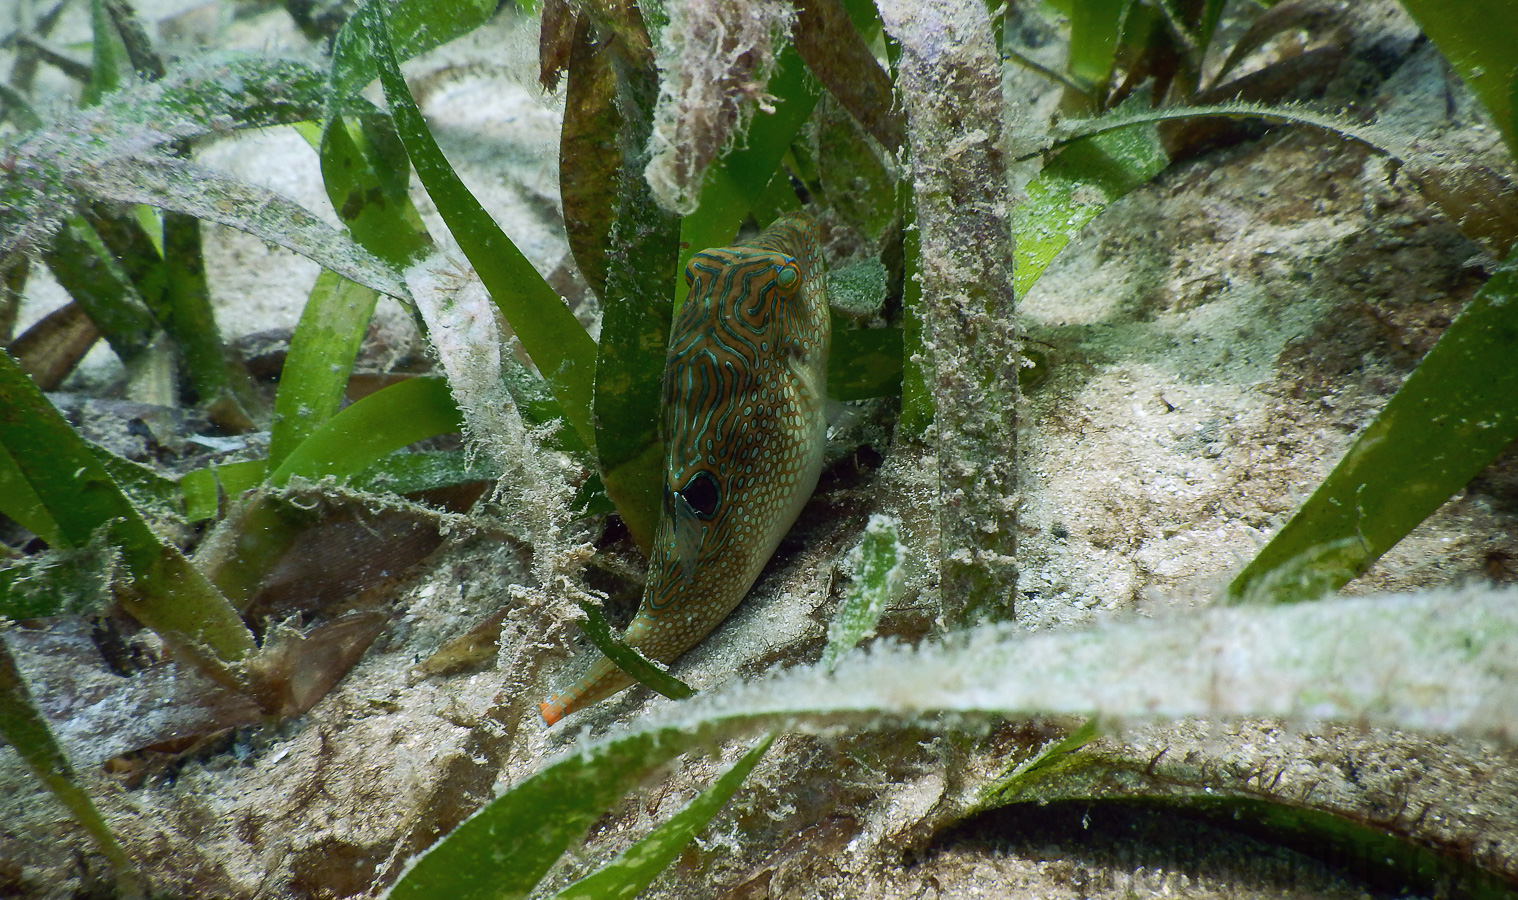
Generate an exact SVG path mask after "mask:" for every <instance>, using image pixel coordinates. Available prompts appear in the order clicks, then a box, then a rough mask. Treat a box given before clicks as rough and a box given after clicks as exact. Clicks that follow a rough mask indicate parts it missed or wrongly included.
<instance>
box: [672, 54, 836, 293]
mask: <svg viewBox="0 0 1518 900" xmlns="http://www.w3.org/2000/svg"><path fill="white" fill-rule="evenodd" d="M765 90H766V91H768V92H769V93H770V94H771V95H773V96H774V98H775V111H774V112H773V113H760V114H757V115H755V116H754V117H753V120H752V121H751V122H750V123H749V128H748V135H747V138H746V143H741V144H740V146H741V148H742V149H738V150H734V151H733V152H731V153H729V154H728V155H727V156H726V157H725V158H723V160H722V161H721V162H719V163H716V164H714V165H713V166H712V167H711V168H710V169H709V170H708V171H707V173H706V184H705V185H703V186H702V188H701V206H700V208H699V209H697V210H696V211H695V212H694V213H692V214H690V215H688V216H686V217H685V219H684V220H683V221H682V222H681V223H680V260H679V262H678V264H677V267H676V269H675V275H676V277H675V308H676V309H679V307H680V305H681V304H682V303H684V302H685V295H686V294H687V293H688V292H689V291H690V286H689V285H687V284H686V283H685V279H684V278H683V277H681V276H682V275H683V274H684V272H685V266H686V264H687V263H689V262H690V258H691V257H692V256H695V255H696V254H697V253H700V252H701V251H702V250H707V249H710V248H712V247H726V246H727V245H729V244H731V243H732V242H733V238H734V236H736V235H737V234H738V226H739V225H741V224H743V219H744V217H745V216H747V215H748V214H749V211H750V210H751V209H753V208H754V206H755V205H756V204H757V203H758V202H759V200H760V197H761V196H762V195H763V194H764V189H765V187H766V186H767V185H768V184H769V182H770V178H771V177H773V176H774V174H775V170H776V169H777V168H778V167H779V165H780V160H781V158H783V157H784V156H785V151H786V150H787V149H788V148H789V147H790V146H791V142H792V141H794V140H795V139H796V133H797V132H799V131H800V130H801V126H802V125H805V124H806V121H807V119H808V118H810V117H811V115H812V108H813V107H815V106H816V105H817V96H818V94H817V89H816V87H815V86H814V85H813V84H812V83H811V82H810V80H809V79H808V77H807V74H806V66H805V65H803V64H802V62H801V57H800V55H798V54H797V52H796V48H795V47H794V46H790V45H787V46H786V48H785V49H784V50H783V51H781V53H780V58H779V60H778V61H777V63H776V69H775V74H774V76H772V77H771V78H770V81H769V85H768V86H767V87H766V88H765ZM759 224H760V225H761V226H765V225H768V224H769V223H768V222H760V223H759Z"/></svg>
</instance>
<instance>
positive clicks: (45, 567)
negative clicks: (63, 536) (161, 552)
mask: <svg viewBox="0 0 1518 900" xmlns="http://www.w3.org/2000/svg"><path fill="white" fill-rule="evenodd" d="M120 563H121V554H120V553H119V552H117V551H116V550H115V549H113V548H112V547H110V546H108V545H107V544H106V542H105V539H104V535H102V536H101V537H100V539H98V540H94V541H91V542H90V543H89V545H88V546H85V547H78V548H64V549H58V548H52V549H48V550H45V551H43V552H41V553H34V554H31V555H29V556H25V557H22V558H21V559H16V560H11V561H9V562H8V563H7V564H6V565H5V566H4V567H0V620H3V619H10V620H12V621H23V620H25V619H37V618H42V617H45V616H104V615H107V614H109V613H110V609H111V604H113V603H115V602H116V598H115V596H114V595H113V594H112V592H111V584H112V583H113V582H114V581H115V579H116V577H117V575H119V574H120V569H121V565H120Z"/></svg>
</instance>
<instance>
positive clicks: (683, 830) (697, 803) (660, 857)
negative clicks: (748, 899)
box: [554, 735, 775, 900]
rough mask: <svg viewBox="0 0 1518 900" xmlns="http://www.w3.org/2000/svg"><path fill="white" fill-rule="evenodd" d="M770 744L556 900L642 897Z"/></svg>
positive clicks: (768, 740)
mask: <svg viewBox="0 0 1518 900" xmlns="http://www.w3.org/2000/svg"><path fill="white" fill-rule="evenodd" d="M774 742H775V737H774V735H770V736H769V737H767V738H765V739H764V740H762V741H760V742H759V743H758V744H757V745H755V746H754V748H753V749H752V750H750V751H749V752H747V753H745V754H744V755H743V758H742V759H740V760H738V761H737V762H736V763H734V764H733V767H732V768H730V769H728V770H727V771H726V772H723V773H722V777H720V778H718V779H717V781H716V782H715V783H714V784H712V786H711V787H709V788H707V789H706V790H704V791H702V792H701V795H700V796H698V797H697V798H696V799H694V800H692V801H691V802H690V803H689V804H688V805H687V806H686V807H685V808H684V809H682V810H680V811H679V812H678V813H675V815H674V816H672V817H671V818H670V820H669V821H668V822H665V823H664V824H663V825H660V826H659V827H658V828H655V829H654V830H653V831H652V832H650V833H649V835H648V837H645V838H644V839H643V840H641V841H638V842H637V843H636V844H633V845H632V846H631V847H628V848H627V849H626V850H625V851H623V852H622V854H621V855H620V856H618V857H617V858H616V859H614V860H612V861H611V862H609V863H607V864H606V865H605V866H602V867H601V868H600V869H597V870H596V871H595V872H593V873H591V874H590V875H587V876H585V877H584V878H582V879H580V880H579V881H577V882H575V883H574V884H572V885H570V886H569V887H567V888H565V889H564V890H562V891H560V892H558V893H557V894H555V895H554V900H631V898H633V897H636V896H638V895H639V894H641V893H642V892H643V890H644V889H645V888H647V887H648V886H649V885H650V884H652V883H653V880H654V879H655V878H657V877H658V875H659V873H660V872H662V871H664V869H665V868H666V867H667V866H668V865H669V864H670V863H672V862H674V860H675V857H676V856H679V855H680V851H681V850H684V849H685V845H686V844H689V843H690V841H691V838H694V837H695V836H696V833H697V832H699V831H700V830H701V829H703V828H705V827H706V823H708V822H710V821H711V820H712V818H713V817H714V816H716V815H717V813H719V812H721V811H722V808H723V807H724V806H726V805H727V801H728V800H731V799H732V796H733V794H734V793H735V792H737V790H738V788H739V787H740V786H742V784H743V780H744V779H745V778H747V777H748V774H749V773H750V772H752V771H753V770H754V766H756V765H758V763H759V760H760V758H761V757H763V756H764V751H766V750H768V749H769V748H770V744H773V743H774Z"/></svg>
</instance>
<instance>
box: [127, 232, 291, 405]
mask: <svg viewBox="0 0 1518 900" xmlns="http://www.w3.org/2000/svg"><path fill="white" fill-rule="evenodd" d="M163 268H164V273H165V275H166V276H167V284H166V285H165V290H164V291H163V294H162V306H161V307H159V308H157V309H155V310H154V315H155V316H156V317H157V318H158V322H159V324H161V325H162V326H163V330H164V332H165V333H166V334H168V336H169V337H170V339H172V340H173V341H174V344H175V346H177V347H178V348H179V356H180V358H181V359H183V360H184V370H185V375H186V376H188V380H189V382H190V385H191V386H192V387H193V388H194V389H195V393H196V395H197V399H198V401H199V402H200V403H201V404H204V405H206V406H209V407H210V412H211V417H212V420H213V421H215V422H216V423H217V424H218V425H221V426H222V427H224V428H227V429H228V430H235V431H252V430H254V428H255V427H256V426H255V424H254V422H253V420H252V419H251V418H250V413H252V412H253V411H255V410H262V408H263V406H262V400H261V398H260V397H259V395H258V394H257V393H256V392H255V391H254V390H253V380H252V378H250V377H249V375H248V370H247V368H246V367H245V366H244V365H243V364H242V361H241V360H240V359H239V358H238V357H235V356H232V355H230V354H228V353H227V349H226V345H225V344H223V343H222V340H221V329H220V328H219V327H217V324H216V313H215V312H214V311H213V310H212V309H211V289H210V286H209V285H208V284H207V283H206V263H205V256H204V254H203V253H202V252H201V242H200V222H199V221H198V220H197V219H196V218H195V217H194V216H192V215H187V214H185V213H182V212H176V211H172V210H165V211H164V213H163ZM149 308H152V306H151V304H150V307H149ZM259 418H263V416H259Z"/></svg>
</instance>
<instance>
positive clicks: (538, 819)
mask: <svg viewBox="0 0 1518 900" xmlns="http://www.w3.org/2000/svg"><path fill="white" fill-rule="evenodd" d="M693 743H694V742H693V741H692V740H691V739H690V737H689V736H688V735H684V734H681V733H680V732H678V731H675V730H669V731H665V732H662V733H645V734H637V735H633V736H631V737H628V738H624V739H622V740H620V741H612V742H608V743H603V744H601V745H599V746H597V747H594V748H590V749H588V750H587V751H586V752H583V753H573V754H570V755H569V756H567V757H563V758H560V759H559V760H557V761H555V762H553V763H551V764H549V765H548V766H547V767H545V768H544V769H543V770H542V771H541V772H539V773H537V774H536V775H533V776H532V777H531V778H528V779H527V780H526V781H524V782H522V783H521V784H519V785H517V786H516V787H514V788H512V789H511V790H510V791H507V792H506V793H505V794H503V795H501V796H500V797H498V798H497V799H496V800H495V801H493V802H492V803H490V804H489V805H487V806H486V807H485V808H484V809H481V810H480V811H479V812H477V813H475V814H474V815H473V816H471V817H469V818H468V819H466V820H465V821H464V822H463V824H461V825H459V827H458V828H455V829H454V830H453V832H452V833H451V834H449V835H448V836H447V837H445V838H443V840H441V841H439V842H438V843H437V844H435V845H433V847H432V848H431V849H429V850H428V851H427V852H426V853H424V854H423V855H421V856H420V857H418V858H417V859H416V861H415V862H414V863H413V865H412V866H411V868H410V869H408V870H407V871H406V873H405V874H404V875H402V876H401V878H400V880H399V881H397V882H396V883H395V885H394V886H393V887H391V888H390V890H389V891H388V892H387V893H386V894H385V896H386V897H388V898H390V900H435V898H438V897H448V898H450V900H506V898H520V897H526V896H527V892H528V891H530V890H532V888H533V886H534V885H536V884H537V883H538V882H539V881H540V880H541V879H542V877H543V875H544V873H546V872H547V871H548V869H549V867H550V866H552V865H553V864H554V862H555V861H556V860H557V859H558V858H559V856H560V855H562V854H563V852H564V851H565V849H567V848H568V847H569V845H570V842H572V841H574V840H575V839H576V838H578V837H579V836H580V835H581V834H583V833H584V832H585V829H587V828H589V827H590V825H591V823H592V822H594V821H595V820H596V819H597V818H598V817H600V815H601V814H602V813H604V812H605V811H606V810H607V809H609V808H610V807H611V805H612V804H613V803H615V802H617V801H618V800H620V799H621V798H622V797H623V796H624V795H626V794H627V792H628V791H630V790H632V789H633V788H634V787H635V786H637V784H638V783H639V782H640V781H642V780H643V779H644V778H645V777H646V776H647V775H648V773H649V772H651V771H653V770H654V769H655V768H657V767H659V766H661V765H663V764H664V763H666V762H668V761H669V760H670V759H673V758H674V757H675V756H677V755H679V754H681V753H683V752H685V751H686V750H688V749H690V747H691V746H692V744H693Z"/></svg>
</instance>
